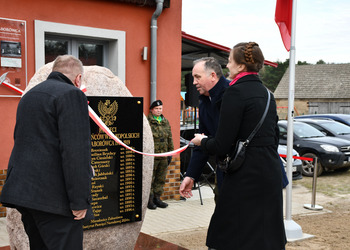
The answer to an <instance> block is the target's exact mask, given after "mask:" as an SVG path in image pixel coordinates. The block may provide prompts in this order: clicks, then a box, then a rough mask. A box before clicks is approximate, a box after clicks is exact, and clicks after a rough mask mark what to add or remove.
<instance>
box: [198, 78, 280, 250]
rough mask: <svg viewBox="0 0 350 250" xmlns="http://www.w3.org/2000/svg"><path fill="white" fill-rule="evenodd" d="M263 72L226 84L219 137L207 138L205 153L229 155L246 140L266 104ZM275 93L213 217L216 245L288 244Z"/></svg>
mask: <svg viewBox="0 0 350 250" xmlns="http://www.w3.org/2000/svg"><path fill="white" fill-rule="evenodd" d="M266 101H267V92H266V88H265V87H264V86H263V85H262V82H261V81H260V79H259V77H258V76H256V75H248V76H244V77H242V78H241V79H239V80H238V81H237V82H236V83H235V84H234V85H232V86H230V87H228V88H227V90H226V91H225V94H224V96H223V100H222V106H221V111H220V121H219V127H218V130H217V132H216V136H215V138H206V139H203V140H202V145H201V147H202V148H203V150H204V151H205V152H208V153H211V154H217V155H221V156H224V155H225V154H227V153H228V152H229V151H230V149H231V146H232V145H235V144H236V141H237V140H238V139H243V140H244V139H246V138H247V137H248V136H249V134H250V133H251V132H252V130H253V129H254V127H255V126H256V124H257V123H258V122H259V120H260V118H261V116H262V114H263V112H264V109H265V107H266ZM277 119H278V118H277V111H276V102H275V99H274V97H273V96H272V97H271V102H270V107H269V110H268V113H267V116H266V119H265V121H264V123H263V124H262V126H261V128H260V129H259V131H258V132H257V134H256V135H255V137H254V138H253V140H252V141H251V143H250V145H249V146H248V148H247V150H246V158H245V161H244V162H243V165H242V166H241V168H240V169H239V170H238V171H236V172H234V173H233V174H226V175H225V177H224V181H223V184H222V188H221V190H220V197H219V200H218V201H217V203H216V207H215V211H214V214H213V216H212V219H211V222H210V225H209V229H208V235H207V245H208V246H209V247H211V248H215V249H219V250H221V249H240V250H244V249H247V250H248V249H249V250H250V249H262V250H280V249H283V248H284V245H285V243H286V238H285V232H284V223H283V200H282V178H281V176H282V175H281V167H280V160H279V156H278V153H277V146H278V135H277V133H276V132H277V131H278V129H277Z"/></svg>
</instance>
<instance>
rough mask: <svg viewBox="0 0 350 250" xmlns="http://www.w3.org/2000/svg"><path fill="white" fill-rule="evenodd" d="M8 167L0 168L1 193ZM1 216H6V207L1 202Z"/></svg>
mask: <svg viewBox="0 0 350 250" xmlns="http://www.w3.org/2000/svg"><path fill="white" fill-rule="evenodd" d="M6 174H7V169H1V170H0V195H1V191H2V187H3V186H4V184H5V179H6ZM0 217H6V208H5V207H3V206H2V204H0Z"/></svg>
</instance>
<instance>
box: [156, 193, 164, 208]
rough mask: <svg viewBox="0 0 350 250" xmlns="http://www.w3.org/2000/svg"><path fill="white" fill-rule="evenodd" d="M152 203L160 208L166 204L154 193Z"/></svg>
mask: <svg viewBox="0 0 350 250" xmlns="http://www.w3.org/2000/svg"><path fill="white" fill-rule="evenodd" d="M153 203H154V204H155V205H156V206H157V207H160V208H166V207H167V206H168V204H167V203H165V202H164V201H162V200H161V199H160V195H158V194H155V195H154V198H153Z"/></svg>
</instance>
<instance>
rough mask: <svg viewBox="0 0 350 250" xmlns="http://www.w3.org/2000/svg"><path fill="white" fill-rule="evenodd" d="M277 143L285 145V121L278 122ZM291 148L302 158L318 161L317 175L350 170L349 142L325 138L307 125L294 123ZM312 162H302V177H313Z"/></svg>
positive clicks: (329, 137)
mask: <svg viewBox="0 0 350 250" xmlns="http://www.w3.org/2000/svg"><path fill="white" fill-rule="evenodd" d="M278 126H279V129H280V138H279V143H280V144H282V145H287V121H286V120H281V121H279V122H278ZM293 127H294V129H293V130H294V133H293V134H294V136H293V148H294V149H295V150H296V151H297V152H298V153H299V155H300V156H302V157H307V158H316V157H317V159H318V164H317V167H318V171H317V175H321V174H322V172H323V171H329V170H339V171H347V170H348V169H350V141H348V140H345V139H341V138H336V137H331V136H326V135H324V134H323V133H322V132H320V131H319V130H317V129H315V128H314V127H312V126H311V125H309V124H306V123H303V122H299V121H294V123H293ZM313 172H314V161H305V160H303V175H305V176H313Z"/></svg>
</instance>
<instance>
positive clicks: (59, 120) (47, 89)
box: [1, 55, 92, 250]
mask: <svg viewBox="0 0 350 250" xmlns="http://www.w3.org/2000/svg"><path fill="white" fill-rule="evenodd" d="M82 74H83V65H82V63H81V62H80V61H79V60H78V59H76V58H75V57H73V56H68V55H65V56H59V57H58V58H57V59H56V60H55V62H54V64H53V69H52V73H51V74H50V75H49V76H48V78H47V80H46V81H44V82H42V83H40V84H38V85H37V86H35V87H33V88H32V89H31V90H29V91H28V92H27V93H26V94H25V95H24V96H23V97H22V99H21V101H20V102H19V105H18V109H17V118H16V127H15V133H14V140H15V142H14V147H13V150H12V153H11V157H10V160H9V165H8V173H7V178H6V182H5V185H4V187H3V190H2V195H1V202H2V203H3V204H4V205H5V206H7V207H14V208H16V209H17V210H18V211H19V212H20V213H21V214H22V221H23V223H24V228H25V231H26V233H27V234H28V236H29V242H30V248H31V249H72V250H73V249H74V250H76V249H82V241H83V229H82V219H84V218H85V217H86V214H87V211H88V210H89V212H88V214H90V212H91V207H90V202H91V194H90V191H91V178H92V169H91V165H90V161H91V142H90V121H89V114H88V104H87V98H86V96H85V94H84V93H83V92H82V91H81V90H80V89H78V88H79V87H80V85H81V82H82Z"/></svg>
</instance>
